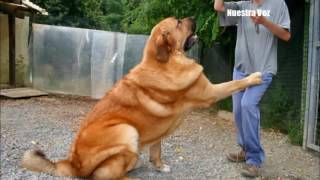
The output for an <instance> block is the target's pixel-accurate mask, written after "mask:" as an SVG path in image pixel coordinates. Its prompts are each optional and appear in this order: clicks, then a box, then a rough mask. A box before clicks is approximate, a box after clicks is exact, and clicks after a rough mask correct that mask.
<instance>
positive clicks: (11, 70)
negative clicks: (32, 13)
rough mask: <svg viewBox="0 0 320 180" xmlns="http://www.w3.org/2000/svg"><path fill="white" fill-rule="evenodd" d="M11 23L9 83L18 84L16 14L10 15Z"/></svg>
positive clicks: (9, 20)
mask: <svg viewBox="0 0 320 180" xmlns="http://www.w3.org/2000/svg"><path fill="white" fill-rule="evenodd" d="M8 23H9V83H10V85H11V86H13V87H15V86H16V27H15V26H16V21H15V16H14V15H12V14H9V15H8Z"/></svg>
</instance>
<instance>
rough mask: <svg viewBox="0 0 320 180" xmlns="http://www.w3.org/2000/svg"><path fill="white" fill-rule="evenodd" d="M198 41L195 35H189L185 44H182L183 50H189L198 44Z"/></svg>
mask: <svg viewBox="0 0 320 180" xmlns="http://www.w3.org/2000/svg"><path fill="white" fill-rule="evenodd" d="M198 40H199V38H198V36H197V35H196V34H191V35H190V36H189V37H188V38H187V40H186V43H185V44H184V50H185V51H188V50H189V49H191V48H192V46H193V45H194V44H196V43H197V42H198Z"/></svg>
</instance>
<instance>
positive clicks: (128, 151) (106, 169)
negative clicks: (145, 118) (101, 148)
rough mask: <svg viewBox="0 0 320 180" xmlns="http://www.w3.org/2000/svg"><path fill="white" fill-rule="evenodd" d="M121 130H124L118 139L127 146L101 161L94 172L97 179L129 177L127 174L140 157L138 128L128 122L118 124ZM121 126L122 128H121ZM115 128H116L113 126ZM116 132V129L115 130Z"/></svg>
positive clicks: (109, 179)
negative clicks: (127, 123)
mask: <svg viewBox="0 0 320 180" xmlns="http://www.w3.org/2000/svg"><path fill="white" fill-rule="evenodd" d="M116 128H117V129H118V130H120V129H121V131H119V132H123V133H122V134H121V137H120V135H119V139H118V140H117V141H118V142H119V143H121V144H122V145H125V146H126V148H125V149H124V150H122V151H121V152H119V153H117V154H114V155H112V156H110V157H107V158H106V159H105V160H104V161H102V163H100V164H99V165H98V166H97V167H96V168H95V170H94V171H93V173H92V177H93V179H95V180H118V179H119V180H120V179H121V180H122V179H128V178H127V177H125V174H126V173H127V172H128V171H130V170H132V169H133V168H134V167H135V165H136V163H137V160H138V158H139V156H138V153H139V152H138V132H137V130H136V129H135V128H134V127H132V126H130V125H126V124H121V125H117V127H116ZM119 128H120V129H119ZM113 129H115V128H113ZM114 133H116V131H114Z"/></svg>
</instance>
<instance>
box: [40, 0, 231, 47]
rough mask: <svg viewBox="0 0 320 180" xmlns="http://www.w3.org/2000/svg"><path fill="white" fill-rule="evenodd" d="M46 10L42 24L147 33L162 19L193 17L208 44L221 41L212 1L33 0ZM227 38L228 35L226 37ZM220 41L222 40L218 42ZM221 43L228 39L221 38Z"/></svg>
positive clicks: (220, 31)
mask: <svg viewBox="0 0 320 180" xmlns="http://www.w3.org/2000/svg"><path fill="white" fill-rule="evenodd" d="M34 2H35V3H36V4H38V5H40V6H42V7H44V8H46V9H47V10H48V12H49V14H50V15H49V16H48V17H37V18H36V21H37V22H41V23H48V24H55V25H64V26H73V27H82V28H92V29H101V30H110V31H122V32H128V33H134V34H148V33H149V32H150V30H151V29H152V27H153V26H154V25H155V24H156V23H157V22H159V21H160V20H161V19H164V18H166V17H170V16H175V17H177V18H183V17H188V16H193V17H195V18H196V20H197V34H198V35H199V37H200V39H201V40H202V41H203V42H204V43H205V44H206V45H210V44H211V43H212V42H214V41H221V40H222V38H221V34H222V32H223V31H222V29H221V28H219V24H218V18H217V13H216V12H215V11H214V10H213V1H212V0H189V1H184V0H85V1H84V0H68V1H66V0H34ZM226 37H227V36H226ZM221 42H222V41H221ZM223 42H228V40H226V39H224V41H223Z"/></svg>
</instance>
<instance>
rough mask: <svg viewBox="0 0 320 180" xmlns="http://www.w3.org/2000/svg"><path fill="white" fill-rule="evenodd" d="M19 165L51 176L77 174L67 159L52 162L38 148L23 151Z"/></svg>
mask: <svg viewBox="0 0 320 180" xmlns="http://www.w3.org/2000/svg"><path fill="white" fill-rule="evenodd" d="M21 166H22V167H24V168H26V169H29V170H31V171H36V172H44V173H47V174H50V175H53V176H70V177H72V176H73V177H74V176H77V173H76V172H77V171H76V170H75V168H74V167H73V166H72V164H71V163H70V162H69V161H68V160H62V161H59V162H52V161H50V160H49V159H47V158H46V156H45V154H44V153H43V152H42V151H40V150H28V151H26V152H25V153H24V155H23V158H22V161H21Z"/></svg>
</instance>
